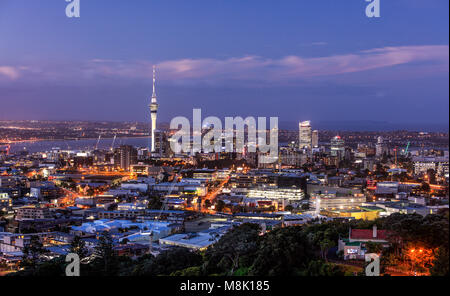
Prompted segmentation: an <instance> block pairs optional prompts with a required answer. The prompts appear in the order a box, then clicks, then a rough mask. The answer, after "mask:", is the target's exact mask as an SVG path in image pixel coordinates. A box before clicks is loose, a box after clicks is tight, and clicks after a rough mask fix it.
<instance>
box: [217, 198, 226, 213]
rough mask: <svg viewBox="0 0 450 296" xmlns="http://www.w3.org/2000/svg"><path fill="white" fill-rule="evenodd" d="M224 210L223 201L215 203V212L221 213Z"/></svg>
mask: <svg viewBox="0 0 450 296" xmlns="http://www.w3.org/2000/svg"><path fill="white" fill-rule="evenodd" d="M224 208H225V202H224V201H223V200H219V201H218V202H217V203H216V210H217V211H218V212H222V211H223V209H224Z"/></svg>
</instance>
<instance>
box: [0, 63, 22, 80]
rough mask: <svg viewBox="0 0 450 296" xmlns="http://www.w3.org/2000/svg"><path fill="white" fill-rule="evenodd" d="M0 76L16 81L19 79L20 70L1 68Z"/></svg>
mask: <svg viewBox="0 0 450 296" xmlns="http://www.w3.org/2000/svg"><path fill="white" fill-rule="evenodd" d="M0 76H3V77H6V78H8V79H10V80H15V79H17V78H19V76H20V73H19V70H18V69H17V68H15V67H10V66H0Z"/></svg>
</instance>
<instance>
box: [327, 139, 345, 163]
mask: <svg viewBox="0 0 450 296" xmlns="http://www.w3.org/2000/svg"><path fill="white" fill-rule="evenodd" d="M330 154H331V156H337V157H338V158H339V159H343V158H344V156H345V143H344V140H343V139H342V138H341V137H340V136H336V137H334V138H333V139H331V153H330Z"/></svg>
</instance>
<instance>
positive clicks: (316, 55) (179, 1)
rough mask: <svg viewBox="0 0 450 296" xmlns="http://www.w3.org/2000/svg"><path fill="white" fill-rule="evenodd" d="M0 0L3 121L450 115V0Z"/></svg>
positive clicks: (433, 119)
mask: <svg viewBox="0 0 450 296" xmlns="http://www.w3.org/2000/svg"><path fill="white" fill-rule="evenodd" d="M80 3H81V9H80V13H81V17H80V18H68V17H66V14H65V8H66V5H67V3H66V2H65V0H45V1H29V0H0V120H7V119H34V120H101V121H148V120H149V119H150V112H149V109H148V104H149V102H150V97H151V93H152V66H153V65H156V66H157V95H158V103H159V104H160V106H159V118H158V120H160V121H162V122H169V121H170V120H171V119H172V118H173V117H176V116H187V117H189V116H192V109H193V108H201V109H202V113H203V115H204V116H218V117H219V118H223V117H225V116H243V117H244V116H255V117H257V116H267V117H269V116H276V117H279V121H292V122H298V121H303V120H312V121H313V125H314V122H324V121H327V122H332V121H334V122H338V121H345V122H349V121H350V122H351V121H364V120H370V121H383V122H389V123H392V124H394V125H395V124H398V125H400V124H404V123H414V124H416V125H417V124H419V125H420V124H446V125H448V121H449V113H448V112H449V83H448V80H449V37H448V36H449V31H448V30H449V15H448V13H449V12H448V11H449V1H448V0H426V1H425V0H380V4H381V17H380V18H368V17H366V15H365V9H366V6H367V4H368V3H367V2H365V1H364V0H283V1H276V0H248V1H242V0H192V1H186V0H133V1H129V0H80Z"/></svg>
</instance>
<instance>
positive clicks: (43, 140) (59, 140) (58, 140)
mask: <svg viewBox="0 0 450 296" xmlns="http://www.w3.org/2000/svg"><path fill="white" fill-rule="evenodd" d="M145 138H151V136H135V137H117V139H145ZM113 139H114V138H101V139H100V141H102V140H113ZM85 140H98V138H73V139H39V140H22V141H16V142H13V143H4V144H6V145H7V144H11V145H15V144H23V143H38V142H52V141H53V142H61V141H85Z"/></svg>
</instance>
